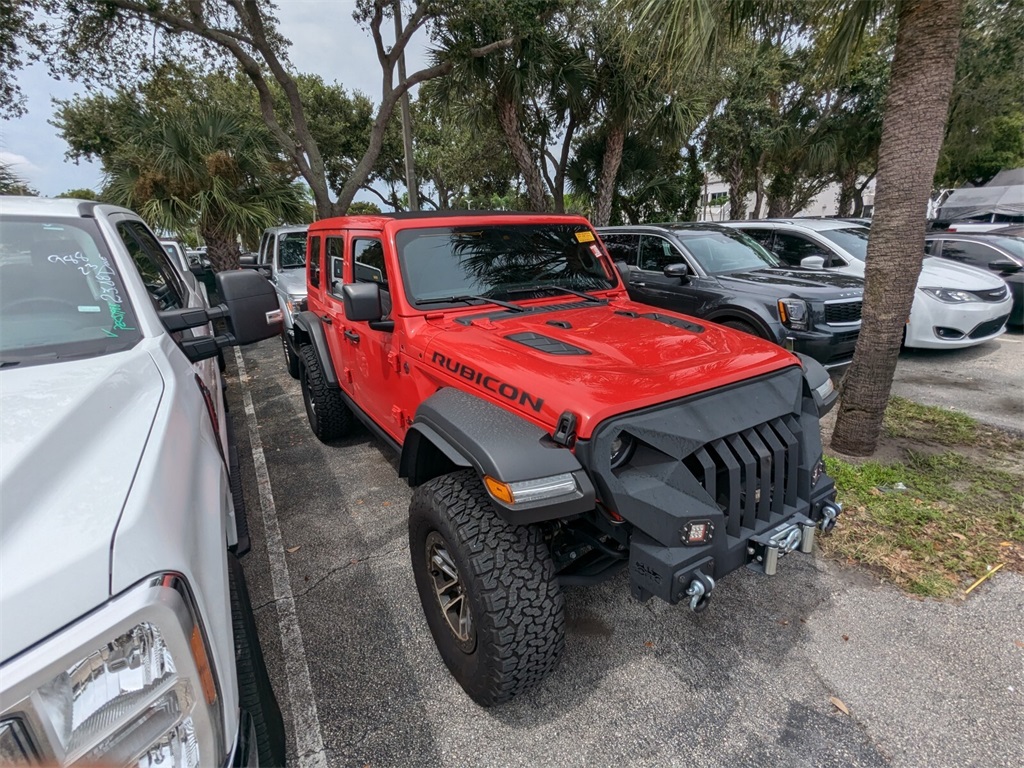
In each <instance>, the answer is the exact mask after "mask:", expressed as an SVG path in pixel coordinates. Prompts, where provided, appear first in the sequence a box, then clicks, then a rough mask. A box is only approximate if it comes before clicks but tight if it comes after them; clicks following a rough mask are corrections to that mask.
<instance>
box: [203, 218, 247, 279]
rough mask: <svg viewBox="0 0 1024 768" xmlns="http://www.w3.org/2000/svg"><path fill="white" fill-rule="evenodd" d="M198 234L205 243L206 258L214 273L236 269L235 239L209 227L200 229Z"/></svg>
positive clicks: (236, 247) (236, 244)
mask: <svg viewBox="0 0 1024 768" xmlns="http://www.w3.org/2000/svg"><path fill="white" fill-rule="evenodd" d="M199 234H200V235H202V236H203V242H204V243H206V258H208V259H209V260H210V264H212V265H213V271H214V272H223V271H225V270H227V269H238V256H239V252H238V241H237V240H236V239H235V238H233V237H231V236H230V235H225V234H224V233H223V232H218V231H216V230H214V229H212V228H210V227H201V228H200V230H199Z"/></svg>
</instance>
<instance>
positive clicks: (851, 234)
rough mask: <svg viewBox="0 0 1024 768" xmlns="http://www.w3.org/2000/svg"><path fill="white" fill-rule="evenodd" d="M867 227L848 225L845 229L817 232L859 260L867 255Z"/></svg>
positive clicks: (862, 259)
mask: <svg viewBox="0 0 1024 768" xmlns="http://www.w3.org/2000/svg"><path fill="white" fill-rule="evenodd" d="M869 231H870V230H869V229H868V228H867V227H849V228H846V229H825V230H822V231H821V232H819V233H818V234H819V235H821V236H822V237H824V238H826V239H828V240H831V241H832V242H833V243H835V244H836V245H838V246H839V247H840V248H842V249H843V250H844V251H846V252H847V253H848V254H850V255H851V256H853V258H855V259H859V260H860V261H865V260H867V257H868V232H869Z"/></svg>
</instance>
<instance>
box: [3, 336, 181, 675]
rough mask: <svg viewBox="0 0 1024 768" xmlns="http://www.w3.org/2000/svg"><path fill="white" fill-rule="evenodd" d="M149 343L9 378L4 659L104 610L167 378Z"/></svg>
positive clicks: (7, 375) (5, 426)
mask: <svg viewBox="0 0 1024 768" xmlns="http://www.w3.org/2000/svg"><path fill="white" fill-rule="evenodd" d="M143 346H144V345H137V346H136V347H135V348H134V349H131V350H129V351H127V352H120V353H116V354H112V355H105V356H103V357H98V358H93V359H90V360H75V361H67V362H60V363H51V364H48V365H37V366H32V367H28V368H24V369H22V368H14V369H10V370H6V371H4V372H3V374H2V375H0V379H2V382H0V383H2V386H0V455H2V456H3V462H2V463H0V520H2V530H3V535H2V536H0V615H2V616H3V617H4V620H3V621H0V661H5V660H7V659H9V658H11V657H12V656H14V655H15V654H17V653H20V652H21V651H23V650H25V649H26V648H28V647H30V646H31V645H33V644H34V643H36V642H38V641H39V640H41V639H43V638H45V637H46V636H48V635H50V634H52V633H53V632H55V631H57V630H58V629H60V628H61V627H63V626H65V625H66V624H68V623H70V622H72V621H74V620H75V619H77V618H79V617H80V616H82V615H83V614H85V613H88V612H89V611H90V610H92V609H93V608H95V607H97V606H99V605H100V604H102V603H103V602H104V601H105V600H107V599H108V597H109V595H110V550H111V543H112V538H113V534H114V530H115V528H116V526H117V521H118V518H119V516H120V514H121V510H122V508H123V507H124V503H125V499H126V498H127V496H128V492H129V490H130V489H131V486H132V480H133V478H134V476H135V470H136V467H137V466H138V462H139V457H140V456H141V455H142V452H143V450H144V449H145V446H146V441H147V439H148V437H149V431H150V426H151V425H152V423H153V418H154V415H155V414H156V411H157V408H158V406H159V404H160V399H161V395H162V392H163V379H162V378H161V376H160V373H159V371H158V370H157V368H156V365H155V364H154V362H153V359H152V358H151V357H150V356H149V354H148V352H146V351H145V350H144V348H143Z"/></svg>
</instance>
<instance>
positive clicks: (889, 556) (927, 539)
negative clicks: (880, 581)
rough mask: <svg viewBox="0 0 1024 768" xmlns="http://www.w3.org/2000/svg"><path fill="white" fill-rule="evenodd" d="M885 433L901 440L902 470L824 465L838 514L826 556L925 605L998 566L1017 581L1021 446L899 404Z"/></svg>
mask: <svg viewBox="0 0 1024 768" xmlns="http://www.w3.org/2000/svg"><path fill="white" fill-rule="evenodd" d="M886 427H887V431H888V434H889V435H890V436H893V437H898V438H901V440H900V454H901V456H902V460H901V461H896V462H892V463H879V462H877V461H866V462H863V463H859V462H857V463H854V462H849V461H845V460H842V459H838V458H835V457H827V458H826V466H827V467H828V471H829V473H830V474H831V475H832V477H833V478H834V479H835V481H836V485H837V487H838V488H839V498H840V500H841V501H842V502H843V503H844V505H845V512H844V514H843V517H842V518H841V520H840V525H839V526H838V527H837V528H836V530H835V532H834V533H833V534H832V535H831V536H829V537H823V540H822V545H823V547H824V548H825V550H826V551H827V552H829V553H830V554H833V555H835V556H838V557H842V558H844V559H847V560H851V561H854V562H859V563H862V564H865V565H867V566H869V567H871V568H872V569H874V570H876V571H878V572H880V573H882V574H883V575H884V576H886V577H887V578H889V579H891V580H892V581H894V582H895V583H897V584H899V585H900V586H902V587H904V588H905V589H906V590H907V591H909V592H911V593H913V594H916V595H922V596H928V597H948V596H950V595H953V594H955V593H957V592H958V591H960V590H962V589H963V588H964V587H966V586H967V585H969V584H970V583H971V582H973V581H974V580H975V579H977V578H979V577H981V576H983V575H984V574H985V573H986V572H987V571H988V569H989V568H990V567H994V566H995V565H996V564H998V563H1000V562H1005V563H1006V565H1007V567H1008V568H1010V569H1012V570H1017V571H1020V572H1024V466H1022V463H1024V462H1022V457H1021V455H1020V444H1021V443H1020V441H1019V440H1016V439H1014V438H1011V437H1008V436H1005V435H1002V434H1001V433H997V432H994V431H992V430H988V429H987V428H980V427H979V426H978V424H977V423H976V422H975V421H974V420H973V419H970V418H969V417H966V416H964V415H962V414H958V413H951V412H949V411H944V410H942V409H937V408H927V407H924V406H919V405H917V404H915V403H910V402H909V401H906V400H899V399H895V402H893V403H892V404H891V405H890V408H889V411H888V412H887V413H886ZM981 435H984V440H983V441H982V443H983V444H984V447H985V449H984V451H979V450H977V449H976V446H977V445H978V444H979V436H981ZM935 443H938V444H939V445H941V446H943V447H944V448H945V450H941V451H935V450H934V444H935ZM1006 467H1008V468H1009V469H1007V468H1006ZM898 484H901V485H902V486H904V487H905V488H906V490H897V488H898Z"/></svg>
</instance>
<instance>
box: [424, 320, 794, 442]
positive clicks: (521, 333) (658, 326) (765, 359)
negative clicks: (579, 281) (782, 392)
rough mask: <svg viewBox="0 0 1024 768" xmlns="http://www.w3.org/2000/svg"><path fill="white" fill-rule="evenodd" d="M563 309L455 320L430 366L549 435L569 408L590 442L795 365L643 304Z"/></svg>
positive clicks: (430, 348)
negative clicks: (665, 408)
mask: <svg viewBox="0 0 1024 768" xmlns="http://www.w3.org/2000/svg"><path fill="white" fill-rule="evenodd" d="M560 306H561V307H564V308H561V309H557V310H554V311H531V312H529V313H524V314H522V315H516V314H502V313H500V312H499V313H493V312H487V313H486V315H487V316H484V315H481V314H475V313H474V314H470V315H461V316H460V317H458V318H457V319H455V320H453V319H451V316H449V317H448V318H447V319H445V320H444V321H442V323H441V324H442V329H441V330H440V332H439V333H437V334H436V335H434V336H433V337H432V338H431V339H430V341H429V342H428V344H427V348H426V350H425V352H424V354H423V358H424V362H425V363H426V366H427V369H428V370H430V371H431V372H432V374H433V375H435V376H436V377H437V379H438V384H439V385H441V386H445V385H454V386H459V387H462V388H465V389H468V390H470V391H473V392H476V393H477V394H480V395H481V396H482V397H484V398H487V399H490V400H492V401H494V402H497V403H500V404H502V405H504V406H505V407H507V408H510V409H512V410H515V411H516V412H519V413H521V414H522V415H523V416H524V417H526V418H528V419H530V420H532V421H534V422H535V423H537V424H539V425H540V426H542V427H544V428H545V429H549V430H550V429H551V428H553V427H554V425H555V424H556V423H557V421H558V416H559V414H561V413H562V412H563V411H566V410H571V411H573V412H574V413H575V414H576V416H577V418H578V429H577V434H578V435H579V436H580V437H581V438H586V437H588V436H589V435H590V433H591V432H592V431H593V430H594V428H596V426H597V424H598V423H600V422H601V421H602V420H604V419H606V418H608V417H609V416H612V415H614V414H618V413H624V412H627V411H633V410H636V409H638V408H644V407H646V406H649V405H654V404H656V403H661V402H665V401H666V400H673V399H677V398H681V397H686V396H687V395H691V394H695V393H697V392H703V391H706V390H709V389H714V388H716V387H721V386H725V385H727V384H731V383H733V382H736V381H740V380H743V379H748V378H750V377H752V376H757V375H760V374H765V373H769V372H771V371H774V370H778V369H780V368H784V367H786V366H789V365H795V364H797V360H796V358H794V357H793V355H791V354H790V353H788V352H786V351H785V350H784V349H782V348H781V347H778V346H776V345H774V344H771V343H769V342H767V341H763V340H761V339H757V338H754V337H752V336H749V335H747V334H744V333H740V332H738V331H734V330H731V329H729V328H723V327H721V326H718V325H714V324H712V323H707V322H704V321H700V320H695V319H693V318H684V317H683V316H682V315H677V314H675V313H671V312H665V311H661V310H655V309H654V308H652V307H649V306H646V305H644V304H636V303H633V302H629V301H625V300H614V301H613V302H612V303H611V304H610V305H593V304H588V303H586V302H582V301H581V302H578V303H574V304H571V305H566V304H561V305H560ZM539 308H540V305H533V306H531V307H530V308H529V309H531V310H537V309H539ZM689 324H692V326H694V327H696V328H697V329H696V330H695V329H694V328H693V327H690V328H688V327H686V326H687V325H689ZM701 328H702V329H703V330H699V329H701Z"/></svg>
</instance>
